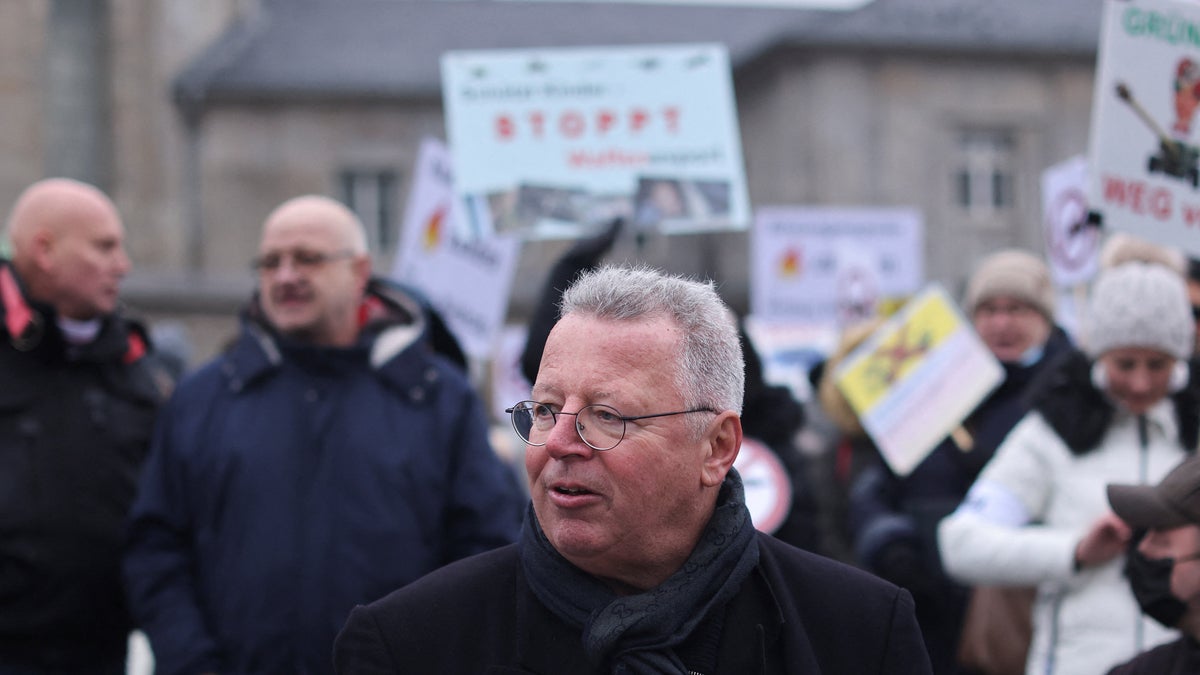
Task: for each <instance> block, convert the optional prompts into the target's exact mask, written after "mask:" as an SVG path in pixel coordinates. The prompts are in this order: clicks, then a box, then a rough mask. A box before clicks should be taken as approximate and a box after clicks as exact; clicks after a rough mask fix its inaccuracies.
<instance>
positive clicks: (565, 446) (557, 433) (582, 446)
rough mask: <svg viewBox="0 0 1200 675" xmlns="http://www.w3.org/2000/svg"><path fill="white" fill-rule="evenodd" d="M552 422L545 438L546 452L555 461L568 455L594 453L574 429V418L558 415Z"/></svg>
mask: <svg viewBox="0 0 1200 675" xmlns="http://www.w3.org/2000/svg"><path fill="white" fill-rule="evenodd" d="M556 417H557V419H556V420H555V422H554V428H553V429H551V430H550V435H549V436H547V437H546V452H548V453H549V454H550V456H551V457H554V458H555V459H562V458H563V457H567V456H570V455H591V453H593V452H596V450H595V449H593V448H592V446H590V445H588V444H587V443H584V442H583V438H582V437H581V436H580V435H579V431H578V430H577V429H576V427H575V419H576V418H575V416H574V415H566V414H563V413H559V414H558V415H557V416H556Z"/></svg>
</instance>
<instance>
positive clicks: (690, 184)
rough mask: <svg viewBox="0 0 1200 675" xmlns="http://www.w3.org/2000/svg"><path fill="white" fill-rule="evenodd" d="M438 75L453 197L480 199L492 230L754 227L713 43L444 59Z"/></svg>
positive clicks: (723, 57) (723, 68)
mask: <svg viewBox="0 0 1200 675" xmlns="http://www.w3.org/2000/svg"><path fill="white" fill-rule="evenodd" d="M442 80H443V86H442V91H443V98H444V103H445V109H446V129H447V136H448V138H449V140H450V146H451V149H452V152H453V154H454V160H455V166H456V168H457V176H456V190H457V192H458V194H459V196H460V197H461V198H462V199H467V200H476V201H478V202H479V203H482V204H486V205H487V208H488V209H489V212H490V216H491V221H492V224H493V227H494V228H495V230H496V232H499V233H517V234H519V235H520V236H522V237H527V238H528V237H562V238H570V237H575V236H579V235H580V233H581V230H583V229H586V228H587V227H588V226H589V225H595V224H597V223H601V222H604V221H606V220H609V219H611V218H612V217H614V216H626V217H630V218H631V219H632V220H633V222H634V223H635V225H636V226H638V227H642V228H656V229H659V230H661V231H664V232H686V231H703V230H716V229H728V228H739V229H740V228H745V227H746V226H747V224H748V222H749V206H748V204H749V199H748V197H747V194H746V179H745V169H744V167H743V163H742V150H741V140H740V136H739V132H738V126H737V111H736V108H735V105H734V97H733V84H732V77H731V73H730V67H729V56H728V54H727V53H726V50H725V48H724V47H723V46H721V45H715V44H696V45H676V46H643V47H596V48H573V49H537V50H492V51H452V52H447V53H446V54H445V55H443V57H442Z"/></svg>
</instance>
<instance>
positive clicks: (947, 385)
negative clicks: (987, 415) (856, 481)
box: [834, 284, 1004, 476]
mask: <svg viewBox="0 0 1200 675" xmlns="http://www.w3.org/2000/svg"><path fill="white" fill-rule="evenodd" d="M834 378H835V379H834V382H835V383H836V384H837V385H838V388H839V389H841V391H842V393H843V394H844V395H845V396H846V400H847V401H848V402H849V403H850V406H851V407H852V408H853V409H854V411H855V412H856V413H857V414H858V416H859V419H860V420H861V421H862V424H863V428H864V429H866V430H867V433H869V434H870V436H871V439H872V440H874V441H875V445H876V446H878V448H879V451H880V454H882V455H883V458H884V459H885V460H886V461H887V463H888V466H890V467H891V469H892V471H894V472H895V473H896V474H897V475H899V476H906V475H908V473H909V472H911V471H912V470H913V469H914V468H916V466H917V465H918V464H920V463H921V461H922V460H924V459H925V457H926V456H927V455H928V454H929V453H930V452H931V451H932V450H933V449H934V448H935V447H937V445H938V443H940V442H941V441H942V439H944V438H946V436H947V435H949V434H950V433H951V432H952V431H954V430H955V429H957V428H958V427H959V425H961V424H962V421H963V420H964V419H965V418H966V416H967V415H968V414H970V412H971V411H972V410H974V409H975V408H976V406H978V405H979V403H980V402H982V401H983V399H984V398H985V397H986V396H987V395H988V393H990V392H991V390H992V389H993V388H995V387H996V385H998V384H999V383H1000V382H1001V381H1002V380H1003V379H1004V370H1003V368H1002V367H1001V366H1000V363H999V362H998V361H996V358H995V357H994V356H992V353H991V352H990V351H988V349H987V347H986V346H985V345H984V344H983V342H982V341H981V340H980V339H979V337H978V336H977V335H976V334H975V331H974V330H973V329H972V327H971V325H970V324H969V323H967V321H966V320H965V319H964V318H963V317H962V315H961V313H960V312H959V311H958V309H957V307H956V306H955V305H954V302H953V301H952V300H951V299H950V296H949V295H948V294H947V293H946V291H945V289H943V288H942V287H941V286H940V285H937V284H931V285H929V286H928V287H927V288H926V289H925V290H924V291H922V292H921V293H920V294H919V295H917V296H916V297H914V298H913V299H912V300H910V301H909V302H908V303H907V304H906V305H905V306H904V308H903V309H901V310H900V312H899V313H898V314H897V315H896V316H894V317H892V318H891V319H889V320H888V321H887V322H885V323H884V324H883V325H882V326H881V327H880V328H879V329H878V330H876V331H875V332H874V333H872V334H871V336H870V337H868V338H867V339H866V340H865V341H864V342H863V344H861V345H860V346H859V347H858V348H857V349H855V350H854V351H853V352H851V353H850V354H849V355H848V356H847V357H846V359H845V360H844V361H843V362H842V363H841V364H840V365H839V366H838V368H837V370H836V371H835V372H834Z"/></svg>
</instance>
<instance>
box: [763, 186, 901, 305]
mask: <svg viewBox="0 0 1200 675" xmlns="http://www.w3.org/2000/svg"><path fill="white" fill-rule="evenodd" d="M923 230H924V228H923V222H922V219H921V214H920V213H919V212H918V211H916V210H913V209H907V208H837V207H812V208H807V207H799V206H795V207H765V208H762V209H759V210H758V211H757V213H756V215H755V221H754V231H753V239H752V243H751V261H750V311H751V313H752V314H753V315H754V316H755V317H756V318H757V319H758V320H760V321H763V322H766V323H770V322H781V323H805V324H834V325H836V324H839V322H840V321H841V320H845V319H854V318H855V316H853V315H855V314H857V313H859V312H857V310H859V309H861V308H862V307H865V306H867V305H869V304H870V303H871V302H877V301H878V300H880V299H886V298H896V297H903V296H907V295H910V294H912V293H915V292H916V291H917V290H919V289H920V288H921V284H922V283H923V277H924V262H923V261H924V255H923V249H922V246H923V243H922V238H923Z"/></svg>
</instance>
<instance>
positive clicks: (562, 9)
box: [175, 0, 1102, 112]
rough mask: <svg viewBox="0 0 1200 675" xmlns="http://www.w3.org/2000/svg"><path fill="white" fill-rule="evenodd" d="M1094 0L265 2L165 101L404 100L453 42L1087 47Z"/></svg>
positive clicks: (431, 86) (971, 49)
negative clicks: (854, 5)
mask: <svg viewBox="0 0 1200 675" xmlns="http://www.w3.org/2000/svg"><path fill="white" fill-rule="evenodd" d="M1101 13H1102V3H1101V2H1100V0H1052V1H1051V2H1046V0H874V1H873V2H871V3H870V4H868V5H866V6H865V7H863V8H861V9H857V10H851V11H833V10H814V9H789V8H765V7H729V6H712V5H654V4H619V3H611V2H519V1H505V0H491V1H481V0H443V1H438V0H340V1H337V2H333V1H330V0H285V1H283V2H272V1H270V0H267V1H266V2H264V6H263V8H262V9H261V10H260V11H259V12H257V13H256V14H254V15H252V16H248V17H247V18H245V19H243V20H241V21H240V22H238V23H237V24H235V25H234V26H232V27H231V28H230V29H229V30H228V31H226V32H225V34H223V35H222V36H221V37H220V38H219V39H218V40H217V41H216V42H215V43H214V44H213V45H211V46H210V47H209V48H208V49H206V50H205V51H204V52H203V53H202V54H201V55H200V56H199V57H197V58H196V59H195V60H194V61H193V62H192V63H191V64H189V65H188V66H187V67H186V68H185V69H184V70H183V72H182V73H181V74H180V75H179V76H178V77H177V78H176V81H175V95H176V100H177V101H178V102H179V103H180V105H181V106H183V107H184V109H185V110H190V111H193V112H198V111H199V110H200V109H202V108H203V107H204V106H205V105H207V104H208V103H210V102H214V101H222V100H224V101H231V100H238V101H253V100H280V99H289V98H293V99H297V98H298V99H314V98H315V99H337V98H357V99H387V100H390V99H404V98H415V97H416V98H424V97H435V96H438V95H439V92H440V72H439V58H440V56H441V54H442V52H445V51H448V50H459V49H500V48H523V47H566V46H601V45H626V44H629V45H632V44H671V43H686V42H719V43H723V44H724V45H725V46H726V47H727V48H728V50H729V53H730V58H731V60H732V62H733V65H734V68H735V70H736V69H737V68H739V67H747V64H751V63H753V61H754V59H756V58H757V57H759V56H762V55H764V54H766V53H768V52H770V51H772V50H775V49H781V48H801V49H854V50H880V51H906V50H925V51H936V52H945V53H950V54H962V55H972V54H976V55H978V54H988V55H993V56H1010V55H1011V56H1014V57H1017V56H1058V57H1074V58H1092V57H1094V55H1095V51H1096V45H1097V42H1098V37H1099V31H1100V17H1101Z"/></svg>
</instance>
